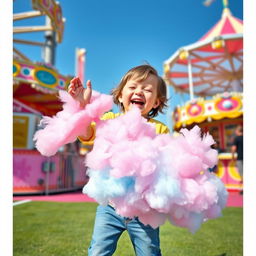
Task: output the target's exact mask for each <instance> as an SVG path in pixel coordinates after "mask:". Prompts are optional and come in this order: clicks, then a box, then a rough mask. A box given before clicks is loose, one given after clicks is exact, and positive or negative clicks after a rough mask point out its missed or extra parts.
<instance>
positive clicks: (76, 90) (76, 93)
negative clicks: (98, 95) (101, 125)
mask: <svg viewBox="0 0 256 256" xmlns="http://www.w3.org/2000/svg"><path fill="white" fill-rule="evenodd" d="M68 93H69V94H70V95H71V96H72V97H73V99H75V100H77V101H79V102H80V106H81V107H82V108H84V107H85V106H86V105H87V104H88V103H89V101H90V99H91V96H92V84H91V81H90V80H88V81H87V82H86V88H84V87H83V84H82V82H81V80H80V79H79V77H74V78H73V79H72V80H71V81H70V85H69V86H68ZM93 133H94V130H93V129H92V127H91V126H89V127H87V128H86V129H85V133H84V135H81V136H79V139H81V140H82V141H87V140H89V139H90V138H92V137H93Z"/></svg>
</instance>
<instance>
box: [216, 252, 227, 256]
mask: <svg viewBox="0 0 256 256" xmlns="http://www.w3.org/2000/svg"><path fill="white" fill-rule="evenodd" d="M216 256H227V254H226V253H222V254H218V255H216Z"/></svg>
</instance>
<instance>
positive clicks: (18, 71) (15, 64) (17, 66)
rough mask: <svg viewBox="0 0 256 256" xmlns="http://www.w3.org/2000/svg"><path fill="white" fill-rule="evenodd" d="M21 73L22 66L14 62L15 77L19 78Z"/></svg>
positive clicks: (13, 72)
mask: <svg viewBox="0 0 256 256" xmlns="http://www.w3.org/2000/svg"><path fill="white" fill-rule="evenodd" d="M19 73H20V65H19V64H18V63H16V62H13V65H12V74H13V76H17V75H18V74H19Z"/></svg>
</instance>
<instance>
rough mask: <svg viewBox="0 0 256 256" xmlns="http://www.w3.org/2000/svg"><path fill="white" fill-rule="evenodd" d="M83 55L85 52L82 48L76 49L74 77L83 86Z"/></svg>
mask: <svg viewBox="0 0 256 256" xmlns="http://www.w3.org/2000/svg"><path fill="white" fill-rule="evenodd" d="M85 55H86V50H85V49H84V48H76V72H75V73H76V76H78V77H79V78H80V80H81V81H82V83H83V84H84V79H85Z"/></svg>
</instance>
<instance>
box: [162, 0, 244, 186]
mask: <svg viewBox="0 0 256 256" xmlns="http://www.w3.org/2000/svg"><path fill="white" fill-rule="evenodd" d="M164 78H165V80H166V81H167V83H168V85H170V86H172V87H173V88H174V90H175V91H176V92H177V93H184V94H185V93H186V94H189V96H190V100H188V101H187V102H186V103H185V104H184V105H183V106H176V107H175V108H174V111H173V113H172V120H173V129H174V131H177V132H178V131H179V130H180V129H181V128H185V127H186V128H191V127H192V126H194V125H198V126H199V127H201V129H202V130H203V131H204V132H209V133H210V134H211V135H212V136H213V138H214V140H215V141H216V145H215V146H216V148H217V150H218V152H219V161H218V166H217V169H216V174H217V175H218V176H219V177H220V178H221V179H222V181H223V182H224V183H225V186H226V188H227V189H228V190H229V191H231V190H234V191H239V190H242V185H241V177H240V175H239V173H238V171H237V168H236V163H235V162H234V161H232V155H231V145H232V142H233V139H234V136H235V128H236V126H237V125H242V124H243V94H242V91H243V21H242V20H240V19H238V18H236V17H234V16H233V15H232V13H231V11H230V9H229V8H228V2H227V1H223V12H222V16H221V19H220V20H219V21H218V22H217V23H216V24H215V25H214V26H213V27H212V28H211V29H210V30H209V31H208V32H207V33H206V34H205V35H204V36H202V37H201V38H200V39H199V40H198V41H197V42H196V43H193V44H191V45H187V46H184V47H181V48H180V49H179V50H177V51H176V52H175V53H174V54H173V55H172V56H171V57H170V58H169V59H168V60H166V61H165V62H164ZM195 96H196V97H195Z"/></svg>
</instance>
